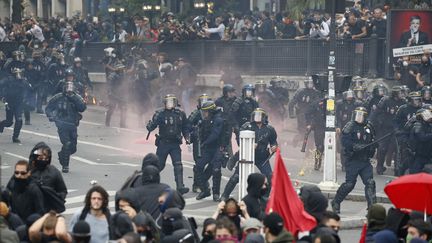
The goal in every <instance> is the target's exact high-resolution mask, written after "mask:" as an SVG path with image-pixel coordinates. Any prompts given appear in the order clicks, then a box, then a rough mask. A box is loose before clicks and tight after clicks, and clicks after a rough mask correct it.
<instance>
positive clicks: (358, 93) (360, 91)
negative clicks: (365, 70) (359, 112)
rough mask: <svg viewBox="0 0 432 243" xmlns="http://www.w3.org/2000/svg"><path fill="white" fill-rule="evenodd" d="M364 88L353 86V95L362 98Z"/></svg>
mask: <svg viewBox="0 0 432 243" xmlns="http://www.w3.org/2000/svg"><path fill="white" fill-rule="evenodd" d="M365 90H366V89H365V88H364V87H363V86H356V87H354V88H353V91H354V95H355V98H356V99H359V100H362V99H364V98H365V97H364V96H365Z"/></svg>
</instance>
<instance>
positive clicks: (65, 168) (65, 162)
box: [58, 151, 69, 173]
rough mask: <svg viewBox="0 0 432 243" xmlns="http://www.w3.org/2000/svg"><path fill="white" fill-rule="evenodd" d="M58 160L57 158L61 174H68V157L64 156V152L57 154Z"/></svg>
mask: <svg viewBox="0 0 432 243" xmlns="http://www.w3.org/2000/svg"><path fill="white" fill-rule="evenodd" d="M58 158H59V163H60V164H61V166H62V172H63V173H68V172H69V156H67V155H65V154H64V152H62V151H60V152H58Z"/></svg>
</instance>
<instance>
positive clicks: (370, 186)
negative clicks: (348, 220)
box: [365, 178, 377, 208]
mask: <svg viewBox="0 0 432 243" xmlns="http://www.w3.org/2000/svg"><path fill="white" fill-rule="evenodd" d="M365 196H366V201H367V204H368V208H369V207H370V206H372V204H375V203H376V202H377V198H376V185H375V180H374V179H373V178H369V179H368V180H367V181H366V185H365Z"/></svg>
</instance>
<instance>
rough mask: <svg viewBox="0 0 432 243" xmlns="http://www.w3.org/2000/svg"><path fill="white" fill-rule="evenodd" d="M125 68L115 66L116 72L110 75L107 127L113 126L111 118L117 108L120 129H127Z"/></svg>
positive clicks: (119, 65)
mask: <svg viewBox="0 0 432 243" xmlns="http://www.w3.org/2000/svg"><path fill="white" fill-rule="evenodd" d="M125 68H126V66H124V65H123V64H121V63H119V64H117V65H116V66H115V70H116V71H115V72H110V73H109V75H108V79H107V81H108V110H107V112H106V116H105V126H107V127H109V126H111V117H112V115H113V113H114V111H115V109H116V108H117V107H118V109H119V110H120V127H122V128H124V127H126V111H127V106H126V102H127V96H126V95H125V93H126V92H125V89H127V87H126V82H125V74H124V71H125Z"/></svg>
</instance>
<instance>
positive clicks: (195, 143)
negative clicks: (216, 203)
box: [188, 94, 211, 192]
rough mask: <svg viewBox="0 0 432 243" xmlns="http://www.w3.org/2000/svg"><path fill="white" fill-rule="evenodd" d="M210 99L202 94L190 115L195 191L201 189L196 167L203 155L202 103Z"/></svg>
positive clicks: (193, 186) (193, 187) (193, 185)
mask: <svg viewBox="0 0 432 243" xmlns="http://www.w3.org/2000/svg"><path fill="white" fill-rule="evenodd" d="M209 100H211V99H210V97H209V96H208V95H207V94H201V95H200V96H199V97H198V104H197V107H196V109H195V110H193V111H192V113H191V114H190V115H189V117H188V122H189V125H190V126H191V127H192V130H191V135H190V139H191V143H192V156H193V159H194V161H195V165H194V166H193V173H194V177H193V178H194V181H193V184H192V191H193V192H198V190H200V189H199V187H198V183H197V168H196V164H197V163H198V158H199V157H201V140H200V138H199V137H198V136H199V133H200V132H199V131H200V130H199V124H200V123H201V122H202V118H201V112H200V111H201V107H202V105H203V104H204V103H205V102H207V101H209Z"/></svg>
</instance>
